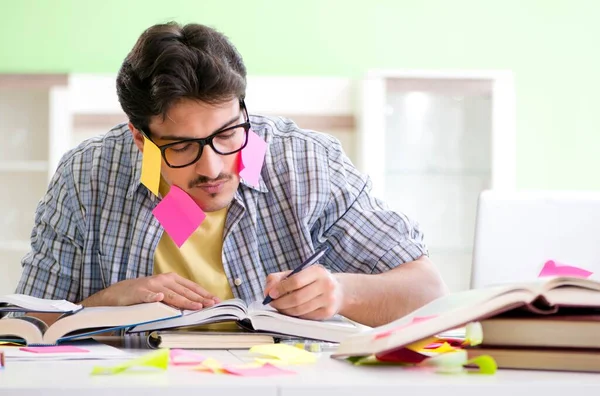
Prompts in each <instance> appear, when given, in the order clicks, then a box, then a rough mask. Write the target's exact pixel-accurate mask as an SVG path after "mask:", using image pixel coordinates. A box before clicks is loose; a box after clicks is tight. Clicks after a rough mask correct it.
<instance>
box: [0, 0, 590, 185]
mask: <svg viewBox="0 0 600 396" xmlns="http://www.w3.org/2000/svg"><path fill="white" fill-rule="evenodd" d="M599 13H600V2H599V1H595V0H561V1H552V0H537V1H533V0H487V1H485V0H479V1H478V0H453V1H450V0H447V1H446V0H438V1H434V0H412V1H411V0H387V1H386V0H346V1H338V0H299V1H288V0H279V1H275V0H273V1H268V0H230V1H227V0H219V1H216V0H214V1H209V0H163V1H159V0H149V1H148V0H147V1H138V0H101V1H100V0H96V1H89V0H37V1H34V0H0V21H1V22H0V72H8V73H13V72H17V73H23V72H27V73H34V72H45V73H47V72H61V73H62V72H79V73H81V72H92V73H98V72H101V73H114V72H116V71H117V69H118V67H119V65H120V62H121V61H122V59H123V57H124V56H125V55H126V53H127V52H128V50H129V49H130V48H131V46H132V45H133V43H134V42H135V40H136V38H137V36H138V35H139V34H140V33H141V31H142V30H143V29H144V28H146V27H147V26H149V25H151V24H153V23H156V22H162V21H167V20H171V19H175V20H178V21H180V22H190V21H196V22H201V23H205V24H208V25H211V26H214V27H216V28H218V29H219V30H221V31H223V32H224V33H225V34H227V35H228V36H229V37H230V38H231V39H232V40H233V42H234V43H235V44H236V45H237V47H238V49H239V50H240V52H241V53H242V55H243V56H244V58H245V60H246V63H247V66H248V69H249V73H251V74H254V75H330V76H336V75H339V76H347V77H360V76H361V75H362V73H364V72H365V71H366V70H367V69H368V68H403V69H406V68H418V69H438V68H443V69H511V70H513V71H514V73H515V76H516V88H517V102H518V103H517V130H518V137H517V177H518V179H517V180H518V186H519V187H521V188H552V189H594V190H600V177H598V176H597V174H598V171H600V155H598V154H600V128H599V124H600V122H599V120H600V118H599V116H598V114H599V112H600V109H599V104H600V101H598V99H597V96H598V92H600V56H599V55H598V37H600V23H598V14H599Z"/></svg>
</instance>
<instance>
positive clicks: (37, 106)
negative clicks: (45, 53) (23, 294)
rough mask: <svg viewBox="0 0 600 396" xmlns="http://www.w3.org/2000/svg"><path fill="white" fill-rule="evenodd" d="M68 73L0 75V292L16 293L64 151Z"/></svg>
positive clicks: (67, 119)
mask: <svg viewBox="0 0 600 396" xmlns="http://www.w3.org/2000/svg"><path fill="white" fill-rule="evenodd" d="M67 81H68V80H67V76H66V75H14V74H10V75H9V74H4V75H0V119H1V120H2V123H0V139H2V142H3V144H2V145H0V183H1V185H2V186H3V188H4V193H3V194H2V195H1V196H0V210H1V213H2V214H1V215H0V255H2V263H1V264H0V273H2V276H0V294H7V293H12V292H14V289H15V287H16V284H17V282H18V280H19V277H20V273H21V265H20V262H21V259H22V257H23V256H24V255H25V253H27V251H28V250H29V236H30V234H31V229H32V227H33V218H34V212H35V208H36V206H37V204H38V202H39V200H40V199H41V198H42V196H43V194H44V193H45V191H46V188H47V185H48V181H49V178H50V177H51V175H52V173H53V171H54V168H55V166H56V164H57V162H58V158H59V154H58V153H59V152H64V150H65V149H66V146H65V145H64V143H65V142H64V140H61V139H62V138H63V137H64V136H65V135H68V134H70V130H69V109H68V90H67Z"/></svg>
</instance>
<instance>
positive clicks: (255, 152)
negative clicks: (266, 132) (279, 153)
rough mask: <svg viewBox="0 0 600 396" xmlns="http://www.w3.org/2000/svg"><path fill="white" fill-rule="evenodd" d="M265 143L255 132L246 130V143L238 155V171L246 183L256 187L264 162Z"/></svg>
mask: <svg viewBox="0 0 600 396" xmlns="http://www.w3.org/2000/svg"><path fill="white" fill-rule="evenodd" d="M266 153H267V143H266V142H265V141H264V139H263V138H261V137H260V136H258V135H257V134H256V132H254V131H252V130H249V131H248V143H247V144H246V147H244V148H243V149H242V152H241V153H240V156H239V164H238V171H239V174H240V177H241V178H242V179H244V180H245V181H246V182H247V183H248V184H250V185H252V186H254V187H258V179H259V177H260V171H261V169H262V167H263V164H264V162H265V154H266Z"/></svg>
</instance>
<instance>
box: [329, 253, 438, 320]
mask: <svg viewBox="0 0 600 396" xmlns="http://www.w3.org/2000/svg"><path fill="white" fill-rule="evenodd" d="M334 277H335V278H336V279H337V280H338V282H339V284H340V287H341V289H342V302H341V307H340V311H339V313H340V314H341V315H343V316H345V317H347V318H349V319H352V320H354V321H356V322H359V323H363V324H365V325H367V326H381V325H383V324H386V323H389V322H391V321H393V320H395V319H398V318H400V317H402V316H404V315H407V314H409V313H410V312H412V311H414V310H415V309H417V308H420V307H421V306H423V305H425V304H427V303H428V302H430V301H432V300H435V299H436V298H438V297H441V296H442V295H444V294H446V293H447V292H448V289H447V287H446V284H445V283H444V281H443V280H442V278H441V276H440V274H439V272H438V270H437V268H436V267H435V266H434V265H433V263H432V262H431V261H430V260H429V258H428V257H427V256H423V257H421V258H419V259H418V260H416V261H411V262H408V263H404V264H401V265H400V266H399V267H396V268H394V269H391V270H389V271H387V272H383V273H380V274H374V275H365V274H347V273H344V274H334Z"/></svg>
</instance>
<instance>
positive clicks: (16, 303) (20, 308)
mask: <svg viewBox="0 0 600 396" xmlns="http://www.w3.org/2000/svg"><path fill="white" fill-rule="evenodd" d="M82 308H83V306H81V305H78V304H73V303H71V302H69V301H66V300H45V299H42V298H37V297H32V296H28V295H25V294H8V295H5V296H0V312H77V311H79V310H80V309H82Z"/></svg>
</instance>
